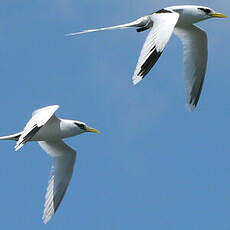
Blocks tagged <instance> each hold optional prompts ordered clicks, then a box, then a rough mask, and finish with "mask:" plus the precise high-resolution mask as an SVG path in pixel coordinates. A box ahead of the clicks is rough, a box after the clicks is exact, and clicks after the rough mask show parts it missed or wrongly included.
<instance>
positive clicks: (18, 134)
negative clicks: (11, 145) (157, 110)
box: [0, 132, 22, 141]
mask: <svg viewBox="0 0 230 230" xmlns="http://www.w3.org/2000/svg"><path fill="white" fill-rule="evenodd" d="M21 134H22V132H20V133H15V134H12V135H9V136H3V137H0V140H14V141H17V140H18V138H19V137H20V136H21Z"/></svg>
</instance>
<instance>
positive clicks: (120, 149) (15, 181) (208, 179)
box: [0, 0, 230, 230]
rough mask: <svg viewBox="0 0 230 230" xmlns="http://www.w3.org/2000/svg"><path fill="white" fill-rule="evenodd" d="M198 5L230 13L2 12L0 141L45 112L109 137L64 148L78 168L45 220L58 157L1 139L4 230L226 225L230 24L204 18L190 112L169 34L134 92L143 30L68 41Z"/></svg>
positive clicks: (77, 6)
mask: <svg viewBox="0 0 230 230" xmlns="http://www.w3.org/2000/svg"><path fill="white" fill-rule="evenodd" d="M178 4H197V5H205V6H209V7H211V8H213V9H215V10H218V11H220V12H222V13H224V14H226V15H228V16H230V3H229V0H222V1H217V0H216V1H211V0H206V1H205V0H204V1H198V0H197V1H194V0H191V1H190V2H187V1H182V0H175V1H170V0H161V1H150V0H141V1H137V0H113V1H108V0H100V1H99V0H97V1H89V0H49V1H47V0H39V1H38V0H34V1H28V0H27V1H12V0H10V1H3V2H2V4H1V7H0V44H1V48H0V59H1V62H0V69H1V84H0V88H1V90H0V98H1V99H2V100H1V126H0V127H1V128H0V135H8V134H12V133H14V132H18V131H21V129H23V127H24V125H25V123H26V122H27V121H28V119H29V118H30V116H31V112H32V111H33V110H35V109H37V108H39V107H43V106H47V105H52V104H59V105H60V109H59V110H58V111H57V116H60V117H64V118H69V119H76V120H80V121H84V122H86V123H87V124H89V125H91V126H93V127H95V128H97V129H99V130H100V131H101V132H102V135H97V134H83V135H81V136H77V137H73V138H71V139H69V140H66V142H67V143H68V144H69V145H71V146H72V147H73V148H74V149H76V150H77V152H78V155H77V161H76V165H75V171H74V175H73V178H72V181H71V183H70V186H69V188H68V190H67V193H66V195H65V197H64V200H63V202H62V204H61V205H60V207H59V210H58V211H57V213H56V214H55V216H54V217H53V218H52V220H51V221H50V223H49V224H48V225H44V224H43V223H42V220H41V217H42V212H43V203H44V196H45V190H46V185H47V182H48V176H49V171H50V166H51V159H50V158H49V157H48V156H47V155H46V154H45V152H44V151H43V150H42V149H41V148H40V147H39V145H38V144H37V143H27V144H26V145H25V146H24V147H23V148H22V149H21V150H20V151H18V152H14V148H13V147H14V144H15V143H13V142H10V141H5V142H1V143H0V144H1V156H2V158H1V167H0V184H1V186H0V187H1V192H0V194H1V196H0V197H1V198H0V203H1V206H0V226H1V228H2V229H24V230H27V229H30V230H31V229H33V230H37V229H55V230H59V229H79V230H127V229H132V230H139V229H157V230H169V229H170V230H184V229H186V230H203V229H208V230H216V229H221V230H229V228H230V221H229V219H230V154H229V152H230V142H229V121H230V100H229V98H230V91H229V86H230V79H229V77H230V74H229V49H230V48H229V37H230V29H229V28H230V23H229V18H227V19H210V20H207V21H204V22H202V23H199V26H200V27H202V28H203V29H205V30H206V31H207V34H208V40H209V60H208V68H207V73H206V79H205V83H204V87H203V92H202V95H201V98H200V101H199V104H198V106H197V108H196V110H195V111H194V112H193V113H189V112H188V111H187V110H186V108H185V93H184V81H183V61H182V59H183V51H182V45H181V42H180V41H179V39H178V38H176V37H175V36H173V37H172V38H171V40H170V42H169V44H168V46H167V47H166V49H165V52H164V53H163V54H162V56H161V58H160V59H159V61H158V63H157V64H156V65H155V67H154V68H153V69H152V70H151V72H150V73H149V74H148V76H146V78H145V79H144V80H143V81H142V82H140V83H139V84H138V85H137V86H133V85H132V81H131V77H132V74H133V71H134V69H135V65H136V62H137V58H138V56H139V52H140V49H141V47H142V44H143V42H144V40H145V38H146V35H147V33H148V32H143V33H136V31H135V30H134V29H129V30H121V31H105V32H100V33H94V34H93V33H92V34H87V35H82V36H80V37H72V38H70V37H65V36H64V34H66V33H70V32H74V31H79V30H82V29H87V28H97V27H101V26H110V25H116V24H121V23H126V22H129V21H132V20H134V19H136V18H138V17H141V16H143V15H146V14H149V13H152V12H154V11H156V10H158V9H161V8H163V7H165V6H170V5H178Z"/></svg>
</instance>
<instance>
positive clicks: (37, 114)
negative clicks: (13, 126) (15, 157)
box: [14, 105, 59, 151]
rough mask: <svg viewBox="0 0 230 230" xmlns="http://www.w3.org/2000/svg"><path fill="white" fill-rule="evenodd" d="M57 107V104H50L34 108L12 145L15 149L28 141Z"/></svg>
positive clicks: (52, 114)
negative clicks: (14, 143)
mask: <svg viewBox="0 0 230 230" xmlns="http://www.w3.org/2000/svg"><path fill="white" fill-rule="evenodd" d="M58 108H59V106H58V105H51V106H46V107H44V108H41V109H38V110H35V111H34V112H33V113H32V118H31V119H30V120H29V121H28V123H27V124H26V126H25V128H24V130H23V131H22V134H21V136H20V137H19V139H18V141H17V143H16V145H15V147H14V148H15V151H17V150H18V149H20V148H21V147H22V146H23V145H24V144H25V143H26V142H27V141H29V140H30V139H31V138H32V137H33V136H34V135H35V134H36V133H37V132H38V130H39V129H41V128H42V126H43V125H44V124H46V122H47V121H49V120H50V118H51V117H52V116H55V115H54V113H55V112H56V111H57V109H58Z"/></svg>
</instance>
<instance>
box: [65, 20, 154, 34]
mask: <svg viewBox="0 0 230 230" xmlns="http://www.w3.org/2000/svg"><path fill="white" fill-rule="evenodd" d="M150 21H151V19H150V17H149V16H144V17H141V18H139V19H137V20H135V21H133V22H130V23H126V24H122V25H117V26H110V27H104V28H99V29H91V30H83V31H81V32H75V33H69V34H67V36H74V35H78V34H84V33H89V32H96V31H102V30H116V29H125V28H130V27H146V26H148V24H149V23H150Z"/></svg>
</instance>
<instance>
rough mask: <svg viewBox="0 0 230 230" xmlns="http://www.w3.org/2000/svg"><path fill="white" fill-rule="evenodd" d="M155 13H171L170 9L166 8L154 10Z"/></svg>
mask: <svg viewBox="0 0 230 230" xmlns="http://www.w3.org/2000/svg"><path fill="white" fill-rule="evenodd" d="M155 13H156V14H161V13H172V11H169V10H166V9H161V10H158V11H157V12H155Z"/></svg>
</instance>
